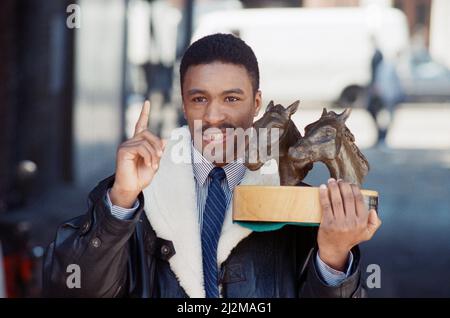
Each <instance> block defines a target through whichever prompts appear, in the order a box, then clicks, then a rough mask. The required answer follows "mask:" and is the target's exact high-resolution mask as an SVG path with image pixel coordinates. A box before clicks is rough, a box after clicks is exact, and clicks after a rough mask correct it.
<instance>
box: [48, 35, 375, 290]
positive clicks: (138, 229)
mask: <svg viewBox="0 0 450 318" xmlns="http://www.w3.org/2000/svg"><path fill="white" fill-rule="evenodd" d="M180 75H181V88H182V97H183V111H184V114H185V117H186V119H187V121H188V128H187V127H182V128H179V129H177V130H176V131H175V134H176V135H178V136H182V137H184V138H182V139H181V141H179V140H170V141H169V142H168V143H167V145H166V144H165V142H163V141H162V140H160V139H159V138H158V137H156V136H155V135H153V134H152V133H151V132H149V131H148V130H147V122H148V117H149V108H150V105H149V103H148V102H146V103H145V104H144V106H143V109H142V112H141V115H140V118H139V120H138V122H137V124H136V129H135V134H134V137H133V138H131V139H130V140H127V141H125V142H124V143H123V144H121V145H120V147H119V149H118V151H117V165H116V172H115V175H114V176H112V177H110V178H108V179H106V180H104V181H102V182H100V184H99V185H98V186H97V187H96V188H95V189H94V190H93V191H92V192H91V194H90V196H89V207H88V211H87V213H86V214H85V215H84V216H81V217H78V218H75V219H73V220H70V221H68V222H67V223H65V224H63V225H62V226H61V227H60V228H59V229H58V231H57V235H56V238H55V241H54V242H53V243H52V244H51V245H50V246H49V248H48V251H47V255H46V257H45V264H44V267H45V268H44V290H45V293H46V295H47V296H59V297H61V296H66V297H80V296H81V297H127V296H129V297H211V298H216V297H264V298H266V297H360V296H362V295H363V289H362V288H361V283H360V270H359V262H360V261H359V259H360V256H359V250H358V247H357V244H359V243H360V242H363V241H365V240H368V239H370V238H371V237H372V236H373V234H374V233H375V231H376V230H377V228H378V227H379V225H380V221H379V219H378V217H377V215H376V212H375V211H370V212H369V211H367V209H366V208H365V206H364V203H363V200H362V196H361V192H360V190H359V189H358V187H356V186H354V185H351V184H348V183H345V182H341V181H340V182H336V181H335V180H330V181H329V183H328V187H326V186H325V185H323V186H321V190H320V191H321V193H320V195H321V204H322V208H323V210H324V215H323V220H322V223H321V225H320V227H319V229H318V232H317V229H315V228H311V227H297V226H285V227H284V228H282V229H280V230H278V231H272V232H258V233H256V232H252V231H251V230H249V229H246V228H244V227H241V226H240V225H238V224H235V223H233V222H232V219H231V207H230V201H231V197H232V191H233V189H234V187H235V186H236V185H238V184H259V185H278V184H279V176H278V175H277V174H275V175H274V174H272V175H271V174H261V173H260V171H249V170H246V168H245V167H244V166H243V164H242V162H241V161H240V160H238V153H237V150H236V148H235V147H228V146H227V144H228V143H230V141H232V140H234V135H233V134H232V133H230V131H232V129H231V128H243V129H247V128H249V127H251V125H252V122H253V119H254V117H255V116H256V115H257V114H258V112H259V110H260V108H261V103H262V99H261V92H260V91H259V71H258V63H257V60H256V57H255V55H254V53H253V51H252V50H251V48H250V47H249V46H247V45H246V44H245V42H243V41H242V40H240V39H239V38H237V37H235V36H233V35H226V34H215V35H211V36H207V37H204V38H202V39H200V40H198V41H197V42H195V43H193V44H192V45H191V46H190V47H189V48H188V49H187V51H186V52H185V54H184V56H183V59H182V62H181V66H180ZM199 122H200V123H201V125H200V126H198V125H197V124H198V123H199ZM186 137H187V138H186ZM213 146H214V147H213ZM207 148H214V149H216V150H217V149H219V150H224V152H223V156H220V155H219V156H217V154H216V153H215V151H211V152H206V151H204V150H205V149H207ZM180 149H184V150H185V151H184V152H185V154H184V155H185V156H184V158H185V159H186V157H187V158H188V160H179V152H180V151H179V150H180ZM219 152H220V151H219ZM186 155H187V156H186ZM213 155H215V156H213ZM224 157H225V158H228V159H229V158H231V159H229V160H228V161H226V162H223V160H222V159H223V158H224ZM176 158H178V159H176ZM175 159H176V160H175ZM144 197H145V209H144ZM144 210H145V211H144ZM71 264H75V265H76V266H78V268H79V269H80V271H79V274H80V282H79V283H80V284H79V285H78V286H75V288H68V285H67V280H69V278H71V277H69V276H70V275H71V272H70V271H69V273H68V272H67V268H68V266H70V265H71ZM72 266H73V265H72ZM71 286H72V287H73V284H72V285H71ZM78 287H79V288H78Z"/></svg>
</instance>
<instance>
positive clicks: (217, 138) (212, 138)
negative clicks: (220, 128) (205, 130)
mask: <svg viewBox="0 0 450 318" xmlns="http://www.w3.org/2000/svg"><path fill="white" fill-rule="evenodd" d="M223 138H224V134H208V135H204V136H203V139H204V140H206V141H220V140H223Z"/></svg>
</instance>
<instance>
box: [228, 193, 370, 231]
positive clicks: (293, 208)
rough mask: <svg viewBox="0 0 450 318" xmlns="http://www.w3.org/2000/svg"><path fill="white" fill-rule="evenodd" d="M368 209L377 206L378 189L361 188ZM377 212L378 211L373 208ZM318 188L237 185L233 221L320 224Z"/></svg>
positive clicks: (320, 211) (234, 196)
mask: <svg viewBox="0 0 450 318" xmlns="http://www.w3.org/2000/svg"><path fill="white" fill-rule="evenodd" d="M361 192H362V194H363V195H364V201H365V203H366V206H367V207H368V208H375V209H376V210H377V208H378V192H376V191H372V190H361ZM377 211H378V210H377ZM321 218H322V209H321V207H320V202H319V188H317V187H295V186H293V187H291V186H252V185H240V186H237V187H236V188H235V190H234V195H233V221H251V222H298V223H320V221H321Z"/></svg>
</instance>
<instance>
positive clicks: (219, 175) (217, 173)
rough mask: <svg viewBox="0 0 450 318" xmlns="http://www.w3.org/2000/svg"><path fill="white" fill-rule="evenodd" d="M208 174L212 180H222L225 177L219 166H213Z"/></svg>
mask: <svg viewBox="0 0 450 318" xmlns="http://www.w3.org/2000/svg"><path fill="white" fill-rule="evenodd" d="M209 176H210V177H211V179H212V180H213V181H222V180H223V179H225V171H224V170H223V169H222V168H220V167H214V168H213V169H212V170H211V172H210V173H209Z"/></svg>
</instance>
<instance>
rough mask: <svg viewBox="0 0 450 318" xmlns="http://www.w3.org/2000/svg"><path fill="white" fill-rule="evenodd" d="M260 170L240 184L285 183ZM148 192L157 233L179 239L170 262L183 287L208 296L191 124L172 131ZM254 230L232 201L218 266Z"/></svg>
mask: <svg viewBox="0 0 450 318" xmlns="http://www.w3.org/2000/svg"><path fill="white" fill-rule="evenodd" d="M180 137H181V138H182V139H181V140H180ZM181 159H182V160H181ZM260 171H261V170H258V171H250V170H247V171H246V173H245V175H244V178H243V180H242V182H241V184H253V185H280V179H279V175H278V173H274V174H261V172H260ZM143 192H144V196H145V213H146V215H147V218H148V219H149V221H150V224H151V225H152V227H153V229H154V230H155V232H156V234H157V236H158V237H160V238H162V239H165V240H170V241H172V243H173V245H174V248H175V255H173V256H172V257H171V258H170V259H169V264H170V268H171V269H172V271H173V272H174V274H175V275H176V277H177V279H178V281H179V283H180V285H181V287H182V288H183V289H184V290H185V292H186V293H187V295H188V296H189V297H205V289H204V286H203V268H202V249H201V238H200V227H199V225H198V211H197V204H196V195H195V181H194V174H193V170H192V163H191V136H190V132H189V129H188V127H187V126H183V127H180V128H177V129H175V130H174V131H173V132H172V136H171V139H170V140H169V141H168V143H167V145H166V150H165V151H164V154H163V157H162V158H161V161H160V166H159V171H158V172H157V173H156V175H155V177H154V179H153V180H152V182H151V184H150V186H148V187H147V188H146V189H145V190H144V191H143ZM251 232H252V231H251V230H249V229H247V228H244V227H242V226H240V225H238V224H235V223H233V222H232V204H230V205H229V207H228V210H227V211H226V214H225V220H224V224H223V227H222V233H221V236H220V239H219V244H218V248H217V263H218V266H219V267H220V265H221V264H222V263H223V262H224V261H225V260H226V259H227V258H228V256H229V255H230V252H231V250H232V249H233V248H234V247H235V246H236V245H237V244H238V243H239V242H240V241H241V240H243V239H244V238H246V237H247V236H248V235H249V234H250V233H251Z"/></svg>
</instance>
